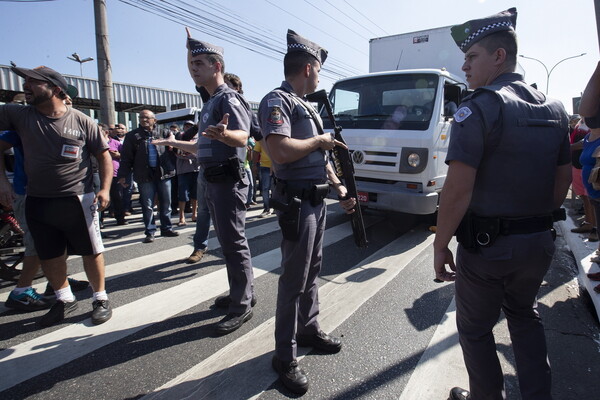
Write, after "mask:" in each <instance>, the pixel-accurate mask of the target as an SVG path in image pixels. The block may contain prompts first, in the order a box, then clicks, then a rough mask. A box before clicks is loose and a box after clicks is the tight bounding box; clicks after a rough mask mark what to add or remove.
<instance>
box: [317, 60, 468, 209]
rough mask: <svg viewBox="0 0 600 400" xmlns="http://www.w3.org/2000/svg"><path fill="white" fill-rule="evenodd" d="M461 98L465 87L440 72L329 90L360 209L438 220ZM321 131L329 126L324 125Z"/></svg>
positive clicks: (394, 74) (368, 78) (356, 80)
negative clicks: (432, 216) (433, 216)
mask: <svg viewBox="0 0 600 400" xmlns="http://www.w3.org/2000/svg"><path fill="white" fill-rule="evenodd" d="M465 91H466V86H465V84H464V83H463V80H462V79H461V78H459V77H457V76H455V75H453V74H450V73H449V72H448V71H446V70H445V69H409V70H401V71H388V72H377V73H371V74H368V75H362V76H356V77H352V78H346V79H342V80H339V81H337V82H336V83H335V84H334V86H333V88H332V89H331V92H330V95H329V96H330V101H331V103H332V107H333V112H334V114H335V118H336V121H337V124H338V126H341V127H342V135H343V137H344V140H345V141H346V144H347V145H348V147H349V149H350V153H351V157H352V161H353V163H354V169H355V180H356V185H357V191H358V199H357V200H358V201H359V202H360V203H361V207H367V208H372V209H378V210H386V211H396V212H405V213H410V214H421V215H425V214H432V213H435V212H436V210H437V205H438V201H439V194H440V192H441V190H442V187H443V185H444V181H445V179H446V173H447V170H448V167H447V165H446V164H445V158H446V153H447V150H448V142H449V133H450V124H451V122H452V120H453V115H454V113H455V112H456V109H457V106H458V104H460V101H461V98H462V96H463V95H464V93H465ZM323 120H324V121H328V119H327V118H325V117H324V118H323ZM325 128H326V129H332V126H331V124H330V123H328V122H325Z"/></svg>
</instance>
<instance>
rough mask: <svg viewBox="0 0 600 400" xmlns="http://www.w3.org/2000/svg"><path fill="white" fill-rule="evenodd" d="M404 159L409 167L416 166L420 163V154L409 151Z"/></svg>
mask: <svg viewBox="0 0 600 400" xmlns="http://www.w3.org/2000/svg"><path fill="white" fill-rule="evenodd" d="M406 161H407V162H408V165H410V166H411V167H413V168H417V167H418V166H419V165H420V164H421V156H420V155H418V154H417V153H410V154H409V155H408V158H407V160H406Z"/></svg>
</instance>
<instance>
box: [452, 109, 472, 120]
mask: <svg viewBox="0 0 600 400" xmlns="http://www.w3.org/2000/svg"><path fill="white" fill-rule="evenodd" d="M471 114H473V111H471V109H470V108H469V107H461V108H459V109H458V111H456V113H455V114H454V120H455V121H456V122H463V121H464V120H465V119H467V118H469V115H471Z"/></svg>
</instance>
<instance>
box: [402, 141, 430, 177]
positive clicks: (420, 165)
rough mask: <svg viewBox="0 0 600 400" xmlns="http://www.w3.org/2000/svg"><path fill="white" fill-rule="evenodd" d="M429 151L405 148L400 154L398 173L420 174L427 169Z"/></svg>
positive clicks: (418, 148) (422, 148) (421, 148)
mask: <svg viewBox="0 0 600 400" xmlns="http://www.w3.org/2000/svg"><path fill="white" fill-rule="evenodd" d="M428 159H429V149H427V148H424V147H403V148H402V153H400V160H399V161H400V165H399V168H398V172H400V173H401V174H418V173H421V172H423V171H424V170H425V168H427V160H428Z"/></svg>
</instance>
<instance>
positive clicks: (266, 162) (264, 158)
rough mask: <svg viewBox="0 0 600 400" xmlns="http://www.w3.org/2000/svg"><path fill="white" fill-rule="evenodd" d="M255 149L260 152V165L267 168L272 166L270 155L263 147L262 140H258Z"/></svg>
mask: <svg viewBox="0 0 600 400" xmlns="http://www.w3.org/2000/svg"><path fill="white" fill-rule="evenodd" d="M254 151H255V152H257V153H260V166H261V167H265V168H271V159H270V158H269V155H268V154H267V152H266V151H265V149H263V148H262V145H261V144H260V142H256V145H255V146H254Z"/></svg>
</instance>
